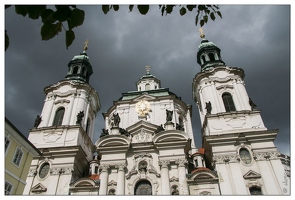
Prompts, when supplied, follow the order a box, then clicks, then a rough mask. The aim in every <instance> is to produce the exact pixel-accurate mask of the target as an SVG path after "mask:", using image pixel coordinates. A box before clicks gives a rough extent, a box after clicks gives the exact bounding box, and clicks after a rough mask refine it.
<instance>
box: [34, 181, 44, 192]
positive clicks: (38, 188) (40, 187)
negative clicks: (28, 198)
mask: <svg viewBox="0 0 295 200" xmlns="http://www.w3.org/2000/svg"><path fill="white" fill-rule="evenodd" d="M46 191H47V188H46V187H44V185H42V184H41V183H38V184H37V185H35V186H34V187H32V189H31V192H35V193H41V192H46Z"/></svg>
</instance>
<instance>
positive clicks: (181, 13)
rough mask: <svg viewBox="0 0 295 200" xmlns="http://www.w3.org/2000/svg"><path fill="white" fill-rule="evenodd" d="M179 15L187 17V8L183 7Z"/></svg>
mask: <svg viewBox="0 0 295 200" xmlns="http://www.w3.org/2000/svg"><path fill="white" fill-rule="evenodd" d="M179 13H180V15H181V16H183V15H185V13H186V9H185V7H182V8H181V9H180V10H179Z"/></svg>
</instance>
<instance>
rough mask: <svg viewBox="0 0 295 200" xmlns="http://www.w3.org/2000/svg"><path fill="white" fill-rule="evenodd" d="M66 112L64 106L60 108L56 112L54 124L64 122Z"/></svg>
mask: <svg viewBox="0 0 295 200" xmlns="http://www.w3.org/2000/svg"><path fill="white" fill-rule="evenodd" d="M64 114H65V109H64V108H63V107H61V108H59V109H58V110H57V111H56V113H55V117H54V120H53V124H52V126H60V125H61V124H62V120H63V118H64Z"/></svg>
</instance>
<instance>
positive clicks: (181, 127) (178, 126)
mask: <svg viewBox="0 0 295 200" xmlns="http://www.w3.org/2000/svg"><path fill="white" fill-rule="evenodd" d="M183 126H184V125H183V119H182V118H179V124H178V123H176V130H180V131H184V128H183Z"/></svg>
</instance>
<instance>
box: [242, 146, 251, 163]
mask: <svg viewBox="0 0 295 200" xmlns="http://www.w3.org/2000/svg"><path fill="white" fill-rule="evenodd" d="M240 158H241V160H242V161H243V162H244V163H245V164H250V163H251V161H252V159H251V155H250V152H249V151H248V149H245V148H241V149H240Z"/></svg>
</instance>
